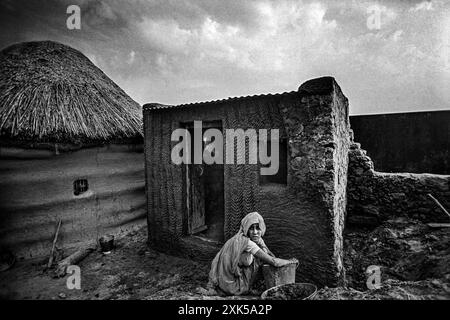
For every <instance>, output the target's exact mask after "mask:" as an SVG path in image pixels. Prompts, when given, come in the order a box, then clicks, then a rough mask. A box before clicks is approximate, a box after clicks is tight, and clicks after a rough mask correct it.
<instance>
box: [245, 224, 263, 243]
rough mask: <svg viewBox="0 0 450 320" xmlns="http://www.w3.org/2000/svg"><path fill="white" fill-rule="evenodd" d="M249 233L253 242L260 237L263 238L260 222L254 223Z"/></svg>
mask: <svg viewBox="0 0 450 320" xmlns="http://www.w3.org/2000/svg"><path fill="white" fill-rule="evenodd" d="M247 235H248V237H249V238H250V239H251V240H252V241H253V242H258V241H259V239H261V229H260V228H259V224H258V223H254V224H252V225H251V226H250V228H249V229H248V234H247Z"/></svg>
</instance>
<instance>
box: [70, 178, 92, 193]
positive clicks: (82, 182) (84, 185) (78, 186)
mask: <svg viewBox="0 0 450 320" xmlns="http://www.w3.org/2000/svg"><path fill="white" fill-rule="evenodd" d="M88 189H89V185H88V181H87V179H78V180H75V181H74V182H73V194H74V195H76V196H79V195H80V194H83V193H85V192H86V191H88Z"/></svg>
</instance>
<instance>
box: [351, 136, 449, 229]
mask: <svg viewBox="0 0 450 320" xmlns="http://www.w3.org/2000/svg"><path fill="white" fill-rule="evenodd" d="M349 158H350V159H349V169H348V174H349V175H348V192H347V193H348V208H347V210H348V217H347V222H348V224H349V225H359V226H368V227H370V226H376V225H378V224H379V223H381V222H383V221H385V220H387V219H392V218H395V217H400V216H409V217H411V218H415V219H420V220H422V221H424V222H448V221H449V218H448V217H447V216H446V215H445V214H444V213H443V212H442V211H441V209H439V208H438V207H437V205H436V204H435V203H434V202H433V200H431V199H430V198H429V197H428V196H427V194H432V195H433V196H434V197H435V198H436V199H438V200H439V202H440V203H441V204H442V205H443V206H444V207H446V208H447V209H448V208H450V176H449V175H436V174H415V173H384V172H377V171H375V170H374V164H373V162H372V160H371V159H370V157H369V156H368V155H367V152H366V151H365V150H363V149H361V145H360V144H359V143H352V145H351V148H350V152H349Z"/></svg>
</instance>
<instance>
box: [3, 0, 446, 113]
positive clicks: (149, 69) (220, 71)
mask: <svg viewBox="0 0 450 320" xmlns="http://www.w3.org/2000/svg"><path fill="white" fill-rule="evenodd" d="M71 4H75V5H78V6H79V7H80V9H81V30H69V29H68V28H67V26H66V21H67V19H68V18H69V16H70V14H67V13H66V10H67V7H68V6H69V5H71ZM0 26H1V33H0V47H1V48H4V47H6V46H9V45H10V44H13V43H16V42H22V41H31V40H54V41H59V42H62V43H64V44H67V45H70V46H72V47H74V48H76V49H78V50H80V51H82V52H83V53H84V54H85V55H86V56H87V57H88V58H89V59H91V61H93V62H94V63H95V64H96V65H97V66H98V67H100V68H101V69H102V70H103V71H104V72H105V73H106V74H107V75H108V76H109V77H111V78H112V79H113V80H114V81H115V82H116V83H117V84H118V85H119V86H121V87H122V88H123V89H124V90H125V91H126V92H127V93H128V94H129V95H130V96H131V97H132V98H133V99H134V100H136V101H137V102H138V103H140V104H144V103H147V102H160V103H165V104H178V103H186V102H194V101H205V100H211V99H221V98H227V97H229V96H242V95H252V94H261V93H277V92H284V91H292V90H296V89H297V88H298V86H299V85H300V84H301V83H303V82H304V81H306V80H308V79H311V78H315V77H319V76H324V75H332V76H334V77H335V78H336V80H337V81H338V83H339V84H340V86H341V88H342V89H343V91H344V93H345V95H346V96H347V97H348V98H349V100H350V111H351V114H368V113H381V112H403V111H417V110H438V109H440V110H442V109H450V1H445V0H442V1H439V0H436V1H406V0H398V1H381V0H380V1H364V0H362V1H352V0H348V1H345V0H344V1H334V0H330V1H325V0H322V1H321V0H317V1H314V0H312V1H309V0H303V1H302V0H278V1H270V0H247V1H246V0H236V1H235V0H226V1H225V0H173V1H172V0H147V1H138V0H136V1H126V2H125V1H118V0H117V1H113V0H109V1H106V0H105V1H100V0H95V1H94V0H92V1H91V0H84V1H79V0H59V1H55V0H53V1H48V0H44V1H43V0H39V1H37V0H35V1H33V0H0Z"/></svg>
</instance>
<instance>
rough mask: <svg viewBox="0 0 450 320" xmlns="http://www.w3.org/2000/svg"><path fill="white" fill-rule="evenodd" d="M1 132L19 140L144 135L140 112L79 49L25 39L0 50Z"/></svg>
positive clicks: (62, 140)
mask: <svg viewBox="0 0 450 320" xmlns="http://www.w3.org/2000/svg"><path fill="white" fill-rule="evenodd" d="M0 132H1V137H3V138H6V139H8V140H10V139H13V140H20V141H33V142H55V143H56V142H60V143H86V142H93V141H111V140H115V141H117V140H120V139H127V138H134V137H137V136H142V113H141V108H140V106H139V105H138V104H137V103H136V102H135V101H133V100H132V99H131V98H130V97H129V96H128V95H127V94H126V93H125V92H124V91H123V90H122V89H121V88H120V87H119V86H118V85H116V84H115V83H114V82H113V81H112V80H111V79H110V78H108V77H107V76H106V75H105V74H104V73H103V72H102V71H101V70H100V69H99V68H97V67H96V66H95V65H94V64H93V63H92V62H91V61H90V60H89V59H88V58H87V57H86V56H84V55H83V54H82V53H81V52H79V51H77V50H75V49H73V48H71V47H68V46H66V45H63V44H60V43H56V42H51V41H42V42H27V43H20V44H15V45H12V46H10V47H8V48H5V49H3V50H2V51H1V52H0Z"/></svg>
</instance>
